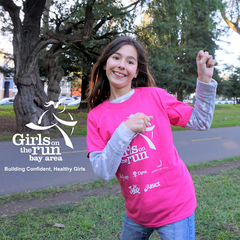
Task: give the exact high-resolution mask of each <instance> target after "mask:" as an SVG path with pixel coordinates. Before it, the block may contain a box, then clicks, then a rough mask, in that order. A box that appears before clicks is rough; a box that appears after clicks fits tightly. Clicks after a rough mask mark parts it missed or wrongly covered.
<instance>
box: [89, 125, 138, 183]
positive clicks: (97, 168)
mask: <svg viewBox="0 0 240 240" xmlns="http://www.w3.org/2000/svg"><path fill="white" fill-rule="evenodd" d="M134 135H135V132H133V131H131V130H130V129H129V128H128V127H127V126H126V125H125V124H124V122H122V123H121V124H120V125H119V127H118V128H117V129H116V130H115V132H114V133H113V135H112V137H111V139H110V140H109V141H108V143H107V146H106V147H105V148H104V149H103V150H102V151H94V152H91V153H90V154H89V156H90V162H91V164H92V167H93V171H94V173H95V174H96V175H97V176H98V177H99V178H100V179H102V180H104V181H106V182H107V181H109V180H110V179H111V178H112V177H113V176H114V175H115V173H116V172H117V169H118V167H119V165H120V163H121V160H122V156H123V154H124V152H125V151H126V148H127V147H128V145H129V144H130V142H131V141H132V139H133V137H134Z"/></svg>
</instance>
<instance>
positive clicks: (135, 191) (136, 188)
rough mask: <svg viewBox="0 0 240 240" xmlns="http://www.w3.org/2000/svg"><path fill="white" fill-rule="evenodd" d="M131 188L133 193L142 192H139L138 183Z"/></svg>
mask: <svg viewBox="0 0 240 240" xmlns="http://www.w3.org/2000/svg"><path fill="white" fill-rule="evenodd" d="M129 189H130V193H131V194H136V193H138V194H140V192H139V191H140V188H138V187H137V184H135V185H133V186H130V187H129Z"/></svg>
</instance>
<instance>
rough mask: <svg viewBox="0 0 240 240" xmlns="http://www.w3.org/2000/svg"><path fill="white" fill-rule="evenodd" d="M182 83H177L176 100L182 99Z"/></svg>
mask: <svg viewBox="0 0 240 240" xmlns="http://www.w3.org/2000/svg"><path fill="white" fill-rule="evenodd" d="M181 86H182V83H179V84H178V90H177V100H178V101H181V102H182V101H183V90H182V89H181Z"/></svg>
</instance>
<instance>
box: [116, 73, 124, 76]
mask: <svg viewBox="0 0 240 240" xmlns="http://www.w3.org/2000/svg"><path fill="white" fill-rule="evenodd" d="M115 74H116V75H118V76H119V77H124V74H120V73H117V72H115Z"/></svg>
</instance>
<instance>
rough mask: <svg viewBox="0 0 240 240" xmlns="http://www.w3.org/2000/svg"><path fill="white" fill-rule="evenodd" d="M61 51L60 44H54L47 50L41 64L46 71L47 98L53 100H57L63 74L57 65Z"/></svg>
mask: <svg viewBox="0 0 240 240" xmlns="http://www.w3.org/2000/svg"><path fill="white" fill-rule="evenodd" d="M61 53H62V47H61V44H54V45H53V46H52V47H51V48H50V50H49V51H48V52H47V54H46V57H45V59H44V61H43V64H42V65H43V66H42V67H43V69H44V70H45V71H46V72H47V78H48V98H49V100H51V101H53V102H58V98H59V95H60V93H61V88H60V82H61V80H62V77H63V76H64V70H63V69H62V68H61V67H60V66H59V65H58V61H59V56H60V54H61Z"/></svg>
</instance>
